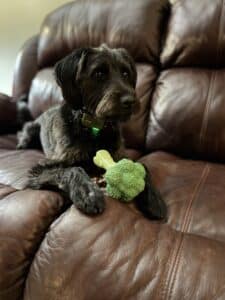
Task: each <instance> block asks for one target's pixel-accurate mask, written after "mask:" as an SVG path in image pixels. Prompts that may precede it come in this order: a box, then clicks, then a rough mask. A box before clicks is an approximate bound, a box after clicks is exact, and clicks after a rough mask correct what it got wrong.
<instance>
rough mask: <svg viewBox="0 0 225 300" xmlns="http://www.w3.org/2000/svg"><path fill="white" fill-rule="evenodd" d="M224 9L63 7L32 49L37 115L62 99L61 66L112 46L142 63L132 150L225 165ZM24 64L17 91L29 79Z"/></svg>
mask: <svg viewBox="0 0 225 300" xmlns="http://www.w3.org/2000/svg"><path fill="white" fill-rule="evenodd" d="M224 10H225V9H224V5H223V1H221V0H213V1H212V0H202V1H196V0H170V1H167V0H138V1H137V0H123V1H121V0H77V1H74V2H71V3H68V4H66V5H64V6H63V7H60V8H59V9H57V10H55V11H54V12H52V13H51V14H49V15H48V16H47V17H46V19H45V20H44V22H43V24H42V27H41V30H40V34H39V37H38V43H37V46H36V48H35V51H34V49H33V50H32V54H33V53H34V52H35V59H34V58H33V61H34V63H35V66H36V67H35V68H34V67H33V68H32V72H33V75H29V80H28V84H27V85H29V81H30V80H31V78H32V76H33V77H34V79H33V81H31V84H30V87H29V91H30V94H29V101H30V107H31V109H32V110H33V114H34V116H36V115H38V114H40V113H41V112H42V111H43V110H45V109H46V108H48V107H49V106H50V105H52V104H53V103H55V102H57V101H62V96H61V94H60V91H59V90H58V88H57V86H56V84H55V81H54V78H53V75H52V67H53V65H54V64H55V62H56V61H57V60H58V59H60V58H62V57H64V56H65V55H66V54H68V53H70V52H71V51H72V50H74V49H76V48H79V47H82V46H99V45H100V44H101V43H103V42H105V43H107V44H108V45H109V46H110V47H125V48H126V49H127V50H128V51H129V52H130V53H131V55H132V56H133V57H134V59H135V61H136V63H137V68H138V83H137V94H138V97H139V100H140V103H141V109H140V111H139V112H138V113H137V114H136V115H135V116H134V117H133V118H132V120H131V121H130V122H128V123H127V124H126V125H124V127H123V133H124V136H125V141H126V145H127V146H128V147H132V148H136V149H140V150H142V151H146V152H149V151H156V150H165V151H171V152H175V153H177V154H179V155H183V156H187V157H192V158H202V159H204V158H207V159H211V160H220V161H221V160H222V161H223V160H225V126H224V124H225V99H224V98H225V97H224V92H225V85H224V84H223V78H224V74H225V73H224V69H223V67H224V64H225V55H223V54H225V39H224V30H225V26H224V25H225V24H224V22H225V18H224ZM33 44H34V43H33ZM26 51H27V50H26ZM20 56H21V55H20ZM22 57H23V55H22ZM20 62H21V58H20V59H18V62H17V73H16V75H17V76H15V80H14V86H16V83H18V78H21V76H22V75H21V73H22V74H24V73H23V72H22V71H21V72H18V70H22V69H24V64H20ZM28 63H30V62H28ZM18 74H19V75H18ZM22 77H23V76H22ZM49 78H50V83H49ZM25 86H26V85H25ZM26 88H27V87H26ZM26 88H24V89H23V92H25V90H26ZM17 91H18V88H17V87H16V88H15V89H14V93H15V95H18V93H17Z"/></svg>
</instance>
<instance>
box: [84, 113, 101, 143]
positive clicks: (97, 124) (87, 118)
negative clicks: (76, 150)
mask: <svg viewBox="0 0 225 300" xmlns="http://www.w3.org/2000/svg"><path fill="white" fill-rule="evenodd" d="M81 122H82V125H83V126H84V127H86V128H89V129H90V130H91V133H92V135H93V136H94V137H97V136H98V135H99V133H100V131H101V130H102V128H103V127H104V121H103V120H98V119H96V118H94V117H92V116H91V115H89V114H87V113H84V114H83V116H82V120H81Z"/></svg>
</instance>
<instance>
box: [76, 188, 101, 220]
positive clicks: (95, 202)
mask: <svg viewBox="0 0 225 300" xmlns="http://www.w3.org/2000/svg"><path fill="white" fill-rule="evenodd" d="M71 200H72V201H73V203H74V205H75V206H76V207H77V208H78V209H79V210H80V211H82V212H83V213H85V214H87V215H97V214H101V213H102V212H103V211H104V209H105V201H104V194H103V192H102V191H101V190H100V189H99V188H93V187H92V188H89V191H87V190H86V187H82V188H80V189H79V191H78V192H77V193H76V195H74V198H73V199H71Z"/></svg>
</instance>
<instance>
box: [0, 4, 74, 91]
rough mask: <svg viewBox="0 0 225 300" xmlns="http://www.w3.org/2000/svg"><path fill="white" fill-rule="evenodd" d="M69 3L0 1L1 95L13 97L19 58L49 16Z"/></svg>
mask: <svg viewBox="0 0 225 300" xmlns="http://www.w3.org/2000/svg"><path fill="white" fill-rule="evenodd" d="M67 2H69V1H65V0H13V1H10V0H0V92H4V93H8V94H11V89H12V74H13V66H14V64H15V60H16V55H17V53H18V51H19V49H20V47H21V45H22V44H23V43H24V41H25V40H26V39H27V38H28V37H30V36H32V35H33V34H35V33H37V32H38V31H39V28H40V24H41V22H42V20H43V18H44V17H45V15H46V14H47V13H48V12H50V11H52V10H53V9H55V8H56V7H58V6H60V5H62V4H64V3H67Z"/></svg>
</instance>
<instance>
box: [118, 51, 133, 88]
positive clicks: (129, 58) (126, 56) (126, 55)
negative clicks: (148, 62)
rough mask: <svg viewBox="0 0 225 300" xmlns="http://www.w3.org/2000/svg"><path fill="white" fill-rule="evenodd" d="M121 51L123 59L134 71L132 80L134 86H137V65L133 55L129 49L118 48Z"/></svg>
mask: <svg viewBox="0 0 225 300" xmlns="http://www.w3.org/2000/svg"><path fill="white" fill-rule="evenodd" d="M117 50H118V52H119V55H120V56H121V57H122V59H123V60H124V61H125V62H126V63H127V64H128V65H129V66H130V70H131V73H132V81H133V85H134V87H135V86H136V83H137V69H136V66H135V62H134V60H133V58H132V56H131V55H130V54H129V53H128V51H127V50H126V49H124V48H119V49H117Z"/></svg>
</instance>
